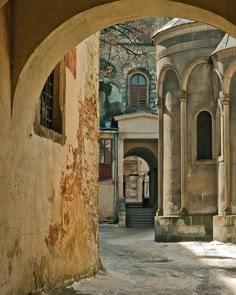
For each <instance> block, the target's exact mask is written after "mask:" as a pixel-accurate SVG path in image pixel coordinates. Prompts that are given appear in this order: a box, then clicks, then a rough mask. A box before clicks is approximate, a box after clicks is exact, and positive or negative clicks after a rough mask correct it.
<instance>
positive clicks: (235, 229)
mask: <svg viewBox="0 0 236 295" xmlns="http://www.w3.org/2000/svg"><path fill="white" fill-rule="evenodd" d="M213 239H214V240H217V241H219V242H223V243H234V244H236V215H226V216H214V218H213Z"/></svg>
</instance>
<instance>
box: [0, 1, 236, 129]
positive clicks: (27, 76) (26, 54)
mask: <svg viewBox="0 0 236 295" xmlns="http://www.w3.org/2000/svg"><path fill="white" fill-rule="evenodd" d="M5 2H6V1H4V3H5ZM101 4H102V5H101ZM57 5H60V4H59V3H58V4H57V3H55V1H53V3H51V2H50V3H49V2H47V1H44V2H43V3H42V2H41V3H40V5H37V6H36V5H35V4H33V3H32V4H31V5H29V4H27V5H25V6H24V3H21V5H19V6H17V9H16V15H15V16H16V17H15V25H16V28H18V30H20V34H16V39H17V40H15V41H16V42H15V47H14V49H15V52H17V54H16V53H15V55H16V56H20V58H17V59H16V60H15V62H16V64H15V66H14V73H13V83H12V85H13V101H14V103H13V122H14V125H15V126H16V128H20V125H21V124H19V118H21V120H23V118H27V119H28V120H29V121H30V122H31V123H32V121H33V116H30V115H29V114H27V113H28V108H32V109H35V107H36V101H37V99H38V97H39V94H40V90H41V89H42V87H43V85H44V82H45V80H46V78H47V76H48V75H49V73H50V72H51V71H52V69H53V68H54V67H55V65H56V64H57V63H58V62H59V61H60V59H61V58H62V57H63V56H64V55H65V54H66V53H67V52H68V51H69V50H70V49H71V48H73V47H74V46H76V45H77V44H78V43H80V42H81V41H83V40H84V39H86V38H87V37H88V36H90V35H91V34H93V33H95V32H97V31H99V30H100V29H102V28H105V27H107V26H109V25H111V24H114V23H118V22H122V21H125V20H131V19H138V18H142V17H146V16H155V17H156V16H170V17H176V16H177V17H183V18H187V19H194V20H197V21H201V22H205V23H208V24H211V25H215V26H216V27H219V28H222V29H224V30H225V31H228V32H230V33H232V34H234V33H235V27H234V25H233V24H232V23H230V20H231V19H230V18H229V17H228V19H229V20H227V16H228V11H223V9H222V11H221V13H219V14H217V13H215V5H214V6H212V7H209V5H207V6H206V5H205V3H204V2H203V1H202V2H201V3H199V6H197V5H196V6H193V5H188V4H186V3H182V1H171V5H170V3H169V2H163V1H160V0H159V1H158V2H157V1H155V0H149V1H148V2H146V3H143V2H142V1H141V0H139V1H137V2H136V4H135V8H136V9H133V4H132V1H130V0H129V1H126V2H117V1H114V2H110V1H105V3H104V2H103V1H102V2H97V3H94V5H91V4H89V3H87V4H85V3H83V5H82V4H81V6H82V7H80V6H79V7H78V6H77V5H78V3H77V2H75V1H73V4H71V6H70V5H68V6H67V9H65V10H64V9H61V6H60V7H58V9H57ZM231 5H232V4H231ZM26 7H27V12H26V11H25V8H26ZM219 7H221V6H220V5H219ZM47 10H48V11H49V10H50V11H52V13H53V15H51V17H50V19H48V18H46V19H45V26H43V28H42V29H38V28H39V27H40V26H41V24H42V23H43V22H44V18H42V16H44V17H46V14H45V13H44V11H47ZM36 12H37V13H36ZM219 12H220V8H219ZM25 13H26V14H27V15H28V16H31V17H30V18H29V20H28V18H25V16H24V14H25ZM220 15H222V16H223V17H222V16H220ZM224 17H225V18H224ZM23 19H24V21H22V20H23ZM26 20H27V21H26ZM91 24H92V25H91ZM33 28H34V32H35V31H37V32H38V34H33V33H32V31H31V30H32V29H33ZM31 35H32V36H33V35H34V38H28V42H27V43H24V44H25V45H26V46H27V47H26V48H24V46H22V42H21V38H27V36H31ZM36 73H37V75H36ZM28 81H31V83H30V85H29V84H28ZM21 105H25V106H27V107H24V108H22V107H21V108H20V106H21ZM19 109H21V111H20V113H21V115H22V116H21V115H20V114H18V110H19Z"/></svg>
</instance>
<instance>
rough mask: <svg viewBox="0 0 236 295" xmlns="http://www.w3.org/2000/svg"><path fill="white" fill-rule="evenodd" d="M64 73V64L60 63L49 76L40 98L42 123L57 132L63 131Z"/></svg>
mask: <svg viewBox="0 0 236 295" xmlns="http://www.w3.org/2000/svg"><path fill="white" fill-rule="evenodd" d="M62 73H64V71H63V70H62V65H61V64H58V65H57V66H56V68H55V69H54V70H53V71H52V72H51V74H50V75H49V77H48V78H47V80H46V82H45V84H44V86H43V90H42V92H41V94H40V100H39V101H40V106H39V123H40V125H41V126H43V127H45V128H47V129H51V130H54V131H56V132H57V133H62V129H63V120H62V119H63V114H62V110H61V107H60V103H62V101H63V94H64V84H63V81H62V80H63V79H62Z"/></svg>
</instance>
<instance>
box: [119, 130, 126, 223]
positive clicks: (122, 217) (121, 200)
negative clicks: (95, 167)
mask: <svg viewBox="0 0 236 295" xmlns="http://www.w3.org/2000/svg"><path fill="white" fill-rule="evenodd" d="M123 163H124V140H123V138H122V135H119V140H118V194H119V226H121V227H125V226H126V210H125V198H124V191H123V175H124V172H123Z"/></svg>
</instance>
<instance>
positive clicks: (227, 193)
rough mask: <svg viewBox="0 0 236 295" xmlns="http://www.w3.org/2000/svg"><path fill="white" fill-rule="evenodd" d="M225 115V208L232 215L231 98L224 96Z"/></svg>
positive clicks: (222, 100)
mask: <svg viewBox="0 0 236 295" xmlns="http://www.w3.org/2000/svg"><path fill="white" fill-rule="evenodd" d="M221 102H222V105H223V114H224V127H223V146H224V149H223V152H224V176H225V187H224V199H225V208H224V214H225V215H229V214H230V213H231V199H230V130H229V97H228V96H227V95H224V96H223V97H221Z"/></svg>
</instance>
